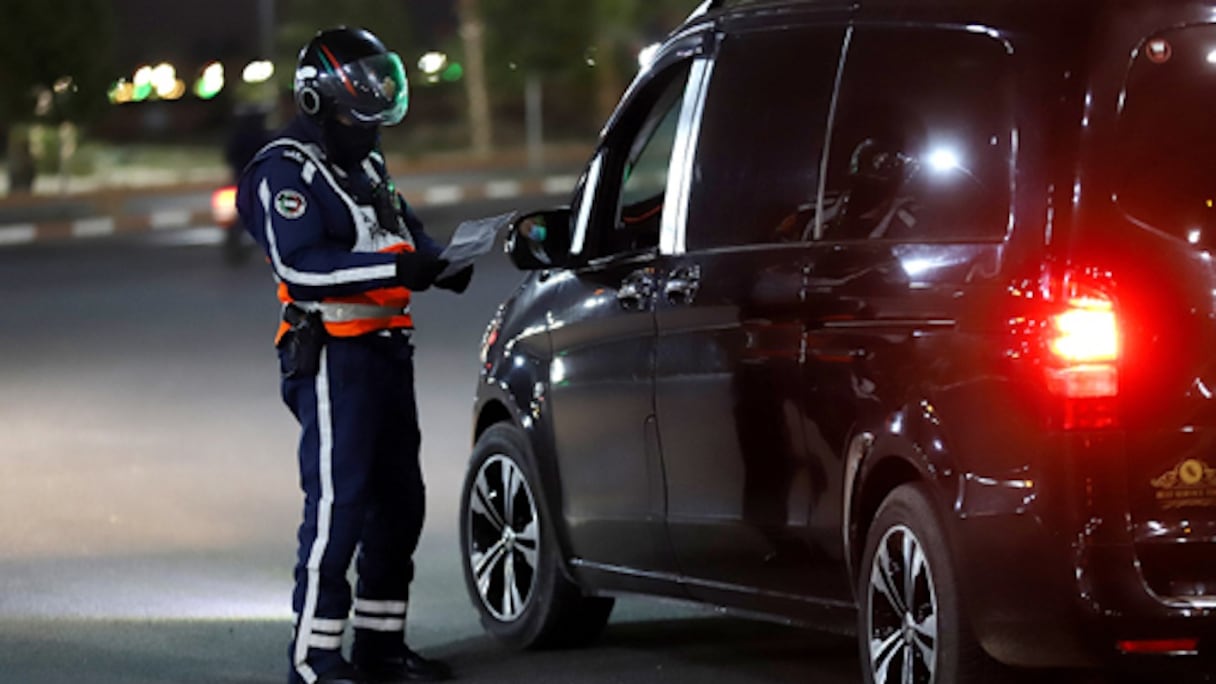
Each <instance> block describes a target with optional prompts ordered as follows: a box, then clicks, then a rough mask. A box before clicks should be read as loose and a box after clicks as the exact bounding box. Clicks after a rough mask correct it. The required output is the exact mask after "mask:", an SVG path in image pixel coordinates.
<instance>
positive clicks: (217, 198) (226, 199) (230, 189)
mask: <svg viewBox="0 0 1216 684" xmlns="http://www.w3.org/2000/svg"><path fill="white" fill-rule="evenodd" d="M236 213H237V212H236V186H235V185H229V186H225V187H222V188H220V189H218V190H216V191H215V192H213V193H211V217H212V219H213V220H214V221H215V222H216V223H218V224H220V225H221V226H227V225H228V224H230V223H232V222H233V220H235V219H236Z"/></svg>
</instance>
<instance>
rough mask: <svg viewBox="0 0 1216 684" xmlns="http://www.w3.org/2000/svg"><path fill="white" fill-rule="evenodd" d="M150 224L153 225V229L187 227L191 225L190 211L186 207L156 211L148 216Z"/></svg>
mask: <svg viewBox="0 0 1216 684" xmlns="http://www.w3.org/2000/svg"><path fill="white" fill-rule="evenodd" d="M148 224H149V225H151V226H152V230H164V229H166V228H185V227H187V226H189V225H190V212H189V211H186V210H185V209H177V210H169V211H154V212H152V214H151V215H150V216H149V217H148Z"/></svg>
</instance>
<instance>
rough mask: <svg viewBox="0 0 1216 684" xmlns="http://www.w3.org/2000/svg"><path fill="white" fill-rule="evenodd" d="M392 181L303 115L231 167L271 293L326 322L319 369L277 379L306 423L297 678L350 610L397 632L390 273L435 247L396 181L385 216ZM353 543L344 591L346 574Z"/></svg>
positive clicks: (399, 485) (402, 342)
mask: <svg viewBox="0 0 1216 684" xmlns="http://www.w3.org/2000/svg"><path fill="white" fill-rule="evenodd" d="M386 186H387V187H389V188H391V184H388V172H387V170H386V169H385V166H384V162H383V159H381V158H380V157H379V155H378V154H377V153H372V154H371V155H370V156H369V158H368V159H365V160H363V161H362V162H361V163H359V164H356V165H354V168H348V169H340V168H337V167H335V166H334V165H333V164H331V163H329V162H328V161H327V160H326V159H325V157H324V153H323V151H322V146H321V133H320V130H319V128H318V127H317V126H316V125H315V124H313V123H312V122H310V121H308V120H307V119H304V118H298V119H297V120H296V121H294V122H293V123H292V124H291V125H290V126H289V127H288V128H287V129H286V130H285V131H283V133H282V134H281V135H280V136H279V137H278V138H277V139H276V140H275V141H274V142H272V143H271V144H270V145H269V146H267V147H266V148H265V149H263V150H262V152H260V153H259V154H258V156H257V157H256V158H255V159H254V161H253V162H252V163H251V164H250V166H249V168H248V169H247V170H246V172H245V173H244V175H243V177H242V179H241V182H240V189H239V195H238V208H239V210H240V213H241V217H242V219H243V220H244V224H245V226H247V227H248V229H249V230H250V232H251V233H252V234H253V236H254V238H255V239H256V240H257V241H258V243H259V244H260V245H261V246H262V248H263V249H264V250H265V252H266V255H267V257H268V260H269V261H270V263H271V265H272V267H273V268H274V272H275V275H276V277H277V279H278V281H279V297H280V299H281V300H282V301H283V302H284V304H285V305H291V306H292V307H295V308H296V309H297V310H304V311H315V312H318V314H319V315H320V317H322V318H323V319H324V327H325V328H326V330H327V331H328V339H327V340H326V342H325V344H324V347H323V348H322V349H321V353H320V357H319V363H317V364H316V368H315V373H311V374H307V373H305V374H301V373H298V372H297V373H295V374H294V375H293V376H291V377H285V378H284V380H283V383H282V394H283V400H284V401H285V402H286V403H287V405H288V407H290V409H291V411H292V413H293V414H294V415H295V417H296V418H297V419H298V420H299V422H300V426H301V437H300V444H299V460H300V464H299V465H300V484H301V487H302V489H303V491H304V516H303V523H302V524H301V525H300V529H299V551H298V558H297V562H296V567H295V580H296V585H295V592H294V596H293V601H292V605H293V608H294V610H295V612H296V615H297V618H296V630H295V635H294V639H293V641H292V644H291V662H292V668H293V672H292V678H293V680H295V681H304V682H312V681H315V679H316V677H317V674H318V673H324V672H326V671H327V670H329V669H331V668H332V667H334V666H335V664H336V663H339V662H340V659H341V643H342V634H343V632H344V630H345V628H346V626H347V622H348V620H349V621H350V622H351V624H352V625H353V627H354V629H355V648H356V651H360V650H361V651H362V652H364V653H372V652H376V651H379V650H383V651H385V652H391V650H392V649H393V648H394V647H395V646H399V645H400V644H401V643H402V642H403V630H404V627H405V616H406V609H407V605H408V600H409V584H410V580H411V579H412V577H413V563H412V560H411V557H412V554H413V552H414V549H415V547H416V546H417V543H418V536H419V533H420V532H421V529H422V519H423V512H424V507H425V504H424V491H423V482H422V476H421V472H420V468H419V462H418V452H419V439H420V437H419V430H418V417H417V409H416V406H415V399H414V369H413V347H412V345H411V342H410V337H409V334H410V331H411V329H412V327H413V319H412V317H411V316H410V312H409V299H410V292H409V290H407V289H405V288H404V287H402V286H401V285H400V283H399V281H398V279H397V277H396V276H397V273H396V270H397V266H396V255H398V254H400V253H401V252H403V251H419V252H424V253H426V254H430V255H437V254H438V252H439V251H440V250H439V247H438V246H437V245H436V244H435V243H434V242H433V241H432V240H431V239H430V238H429V237H428V236H427V235H426V233H425V232H424V231H423V228H422V224H421V222H420V221H419V220H418V219H417V217H416V216H415V215H414V214H413V213H412V212H411V211H410V210H409V209H408V207H406V206H405V204H404V202H403V201H400V199H399V198H397V197H396V196H395V195H394V196H393V199H394V200H396V201H394V202H393V204H392V206H393V207H395V212H394V213H395V217H394V218H392V219H391V220H388V221H386V220H385V213H384V205H383V201H384V197H383V192H384V191H385V188H386ZM377 203H379V206H377ZM385 223H389V224H390V225H382V224H385ZM393 224H395V225H393ZM291 335H292V332H291V331H290V330H289V329H288V326H287V325H286V324H284V326H283V327H282V328H281V329H280V331H279V336H278V342H280V355H281V360H282V362H283V367H284V370H285V371H292V370H293V369H296V367H297V366H298V359H294V358H288V352H287V351H285V350H287V349H289V348H290V345H288V344H282V342H284V340H285V339H289V338H290V336H291ZM356 549H358V552H359V556H358V559H357V571H358V577H359V580H358V584H357V586H356V588H355V592H354V600H353V605H352V595H351V589H350V586H349V584H348V582H347V578H346V574H347V569H348V568H349V566H350V563H351V561H352V558H353V556H354V554H355V551H356ZM352 608H353V616H352Z"/></svg>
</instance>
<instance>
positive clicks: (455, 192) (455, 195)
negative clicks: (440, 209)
mask: <svg viewBox="0 0 1216 684" xmlns="http://www.w3.org/2000/svg"><path fill="white" fill-rule="evenodd" d="M462 199H464V190H463V189H462V188H461V187H460V186H458V185H437V186H435V187H433V188H427V191H426V194H425V195H424V196H423V201H425V202H426V203H427V204H430V205H442V204H456V203H457V202H459V201H460V200H462Z"/></svg>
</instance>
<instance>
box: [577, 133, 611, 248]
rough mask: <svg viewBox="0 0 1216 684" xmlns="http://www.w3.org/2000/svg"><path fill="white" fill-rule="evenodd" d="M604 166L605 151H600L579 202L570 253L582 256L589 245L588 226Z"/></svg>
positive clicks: (592, 165) (594, 160)
mask: <svg viewBox="0 0 1216 684" xmlns="http://www.w3.org/2000/svg"><path fill="white" fill-rule="evenodd" d="M603 166H604V151H603V150H600V151H599V152H598V153H597V154H596V155H595V159H593V160H592V161H591V166H590V167H588V169H587V182H586V184H584V185H583V196H582V199H581V200H580V201H579V207H578V219H577V220H576V221H575V223H574V237H573V238H572V239H571V241H570V253H571V254H582V253H583V247H584V246H585V245H586V243H587V226H588V224H590V223H591V206H592V205H593V204H595V194H596V191H597V190H598V189H599V186H600V171H601V169H603Z"/></svg>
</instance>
